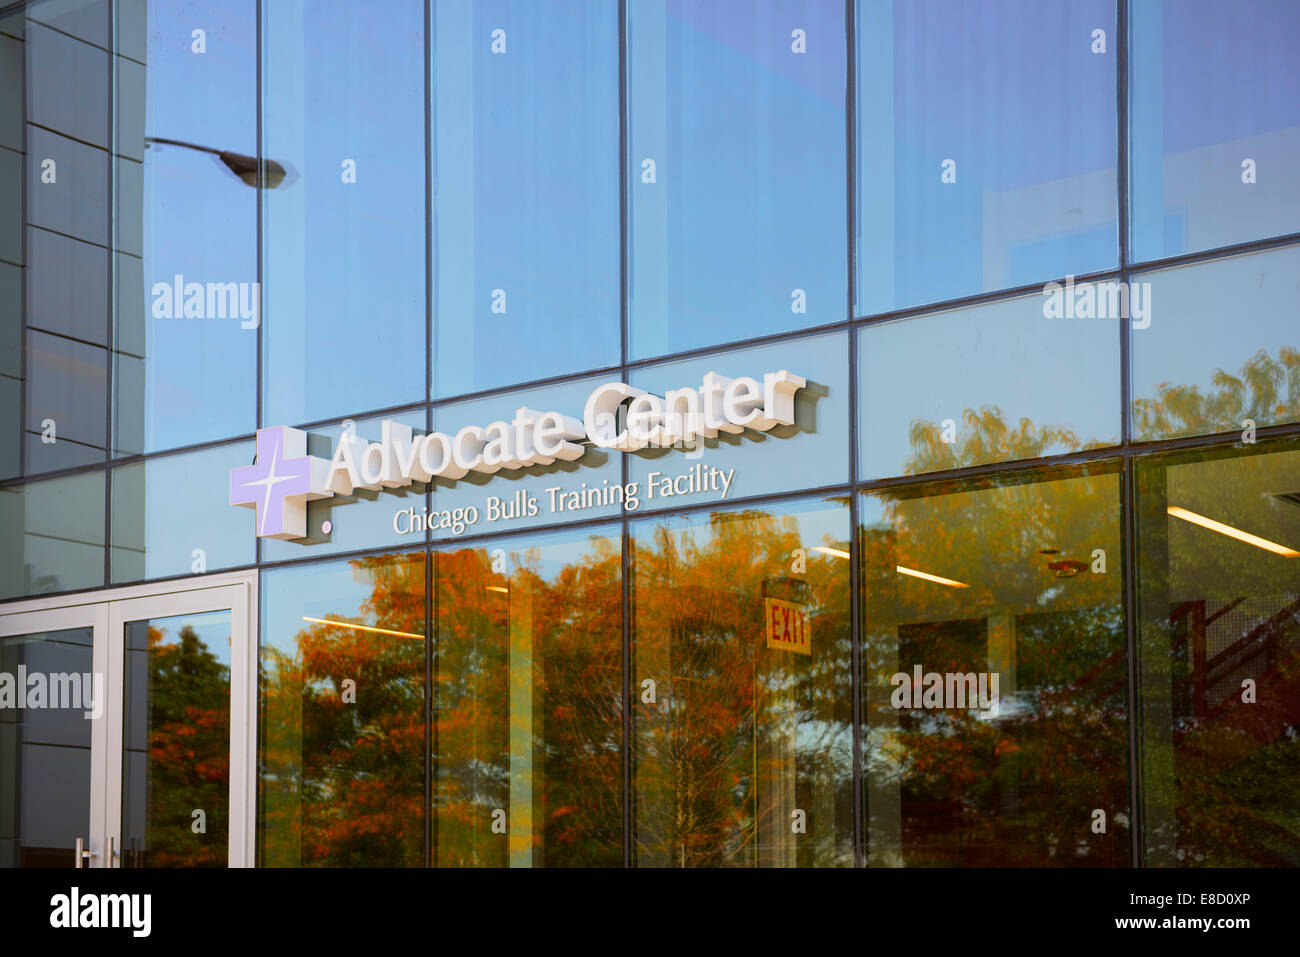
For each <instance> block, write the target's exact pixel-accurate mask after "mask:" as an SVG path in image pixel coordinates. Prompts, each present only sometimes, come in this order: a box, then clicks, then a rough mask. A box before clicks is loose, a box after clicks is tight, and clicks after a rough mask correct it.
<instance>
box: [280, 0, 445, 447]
mask: <svg viewBox="0 0 1300 957" xmlns="http://www.w3.org/2000/svg"><path fill="white" fill-rule="evenodd" d="M424 6H425V5H424V3H422V2H419V0H391V2H387V3H385V4H384V5H383V8H382V10H378V9H376V7H375V6H374V5H373V4H371V3H367V2H365V0H324V2H319V0H311V2H307V0H283V2H277V3H270V4H262V5H261V11H262V19H263V22H262V36H261V40H262V52H261V66H262V84H263V85H262V91H263V103H262V151H263V155H264V159H265V160H267V162H268V180H267V187H268V188H266V189H263V190H262V191H261V195H262V203H263V207H262V230H263V235H262V250H263V253H262V254H263V262H262V274H263V278H264V282H265V319H266V322H265V325H264V326H263V329H262V338H263V355H262V382H261V388H262V402H263V407H262V421H263V423H280V422H317V421H320V420H322V419H328V418H333V417H334V416H339V415H346V414H348V412H350V411H352V410H358V409H383V408H391V407H393V406H399V405H402V404H404V403H409V402H412V401H414V400H416V399H418V398H419V397H421V396H423V395H424V394H425V371H426V370H425V365H426V363H425V355H426V348H425V346H426V342H427V338H426V308H425V184H426V175H425V164H424V160H423V157H424V155H425V126H424V118H425V109H424V99H425V88H426V85H427V81H426V76H425V64H424V18H425V10H424ZM272 160H274V161H275V164H276V165H275V166H274V167H272V166H270V165H269V164H270V161H272Z"/></svg>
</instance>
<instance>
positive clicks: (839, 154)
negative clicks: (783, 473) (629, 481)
mask: <svg viewBox="0 0 1300 957" xmlns="http://www.w3.org/2000/svg"><path fill="white" fill-rule="evenodd" d="M627 16H628V25H627V41H628V52H627V56H628V86H627V98H628V136H629V150H628V170H627V176H628V194H629V195H628V204H629V205H628V217H629V220H628V228H629V243H630V248H629V250H628V268H629V271H630V275H629V277H628V283H629V288H628V295H629V303H628V308H629V323H630V330H629V343H630V348H631V353H632V356H633V357H634V358H638V357H646V356H655V355H663V354H665V353H670V352H680V351H683V350H686V349H691V348H695V347H697V346H704V345H712V344H715V343H722V342H734V341H736V340H740V339H748V338H752V337H754V336H761V335H767V334H770V333H774V332H781V331H784V330H787V329H798V328H804V327H807V326H812V325H820V324H822V323H828V322H838V321H841V320H843V319H845V318H847V316H846V310H847V307H848V302H847V299H848V275H847V274H848V268H847V256H846V241H845V234H846V230H847V225H846V221H845V220H846V207H847V205H848V201H847V198H846V194H847V190H846V183H845V169H844V167H845V156H846V153H847V151H846V149H845V129H844V127H845V124H844V87H845V40H844V11H843V9H842V8H841V7H840V6H839V5H838V4H834V3H818V2H814V0H710V2H707V3H690V2H683V0H630V2H629V3H628V5H627Z"/></svg>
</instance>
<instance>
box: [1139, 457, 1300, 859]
mask: <svg viewBox="0 0 1300 957" xmlns="http://www.w3.org/2000/svg"><path fill="white" fill-rule="evenodd" d="M1136 473H1137V491H1138V499H1137V522H1136V525H1137V535H1138V542H1139V548H1138V598H1139V619H1138V621H1139V632H1138V634H1139V646H1138V663H1139V697H1138V706H1139V711H1140V716H1141V724H1140V727H1141V729H1142V738H1141V749H1140V752H1139V755H1138V759H1139V767H1140V769H1141V778H1140V782H1139V783H1140V787H1139V789H1138V793H1139V795H1140V796H1141V800H1142V822H1143V827H1142V833H1143V848H1142V851H1143V855H1144V863H1145V864H1146V865H1147V866H1149V867H1268V866H1289V867H1295V866H1297V865H1300V808H1298V807H1297V804H1296V794H1297V793H1298V792H1300V738H1297V736H1296V733H1295V728H1296V721H1297V715H1300V443H1297V442H1296V441H1295V440H1288V441H1287V442H1284V443H1273V444H1268V445H1260V446H1258V447H1256V448H1254V449H1240V448H1238V449H1221V450H1217V451H1208V452H1187V453H1181V454H1178V455H1171V456H1165V457H1153V458H1147V459H1139V460H1138V463H1137V467H1136Z"/></svg>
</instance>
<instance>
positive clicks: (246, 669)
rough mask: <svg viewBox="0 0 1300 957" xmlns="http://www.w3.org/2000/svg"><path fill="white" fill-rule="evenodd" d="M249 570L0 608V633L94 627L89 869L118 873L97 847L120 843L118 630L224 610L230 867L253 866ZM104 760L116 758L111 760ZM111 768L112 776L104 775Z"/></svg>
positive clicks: (253, 661) (253, 637)
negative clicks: (98, 701) (98, 714)
mask: <svg viewBox="0 0 1300 957" xmlns="http://www.w3.org/2000/svg"><path fill="white" fill-rule="evenodd" d="M257 581H258V577H257V570H256V569H248V570H245V571H237V572H214V573H213V574H210V575H206V574H205V575H202V576H196V577H190V578H177V579H171V580H169V581H162V582H154V583H147V584H141V585H127V586H125V587H122V588H103V589H99V590H97V591H92V592H81V593H79V594H72V595H55V596H51V597H49V598H31V599H24V600H21V601H14V602H6V603H4V604H2V605H0V636H6V635H16V634H28V633H39V632H42V631H59V630H64V629H68V628H92V629H94V636H95V643H94V654H93V660H94V669H95V671H96V672H98V673H100V674H103V675H104V678H105V688H106V697H107V699H108V701H107V708H106V710H105V713H104V720H103V721H98V722H96V724H95V727H94V728H93V729H92V731H91V741H92V745H91V802H90V821H89V826H90V833H89V835H87V836H88V837H89V840H90V843H89V849H90V850H91V851H93V852H94V854H95V856H94V857H92V858H91V860H90V866H91V867H118V866H120V859H117V858H113V857H111V856H110V855H109V854H106V853H105V848H104V845H105V844H106V843H107V841H108V839H109V838H113V839H114V850H115V851H118V850H120V839H121V806H122V790H121V759H120V756H121V753H122V706H123V697H122V692H123V687H124V686H123V678H124V674H123V663H124V659H123V656H124V654H125V641H124V636H123V634H122V626H123V625H124V624H125V623H126V622H127V621H137V620H139V619H142V618H163V617H169V616H172V615H178V614H199V613H202V612H207V611H218V610H222V609H227V608H228V609H230V615H231V622H230V627H231V641H230V847H229V857H228V863H229V866H230V867H252V866H254V863H255V861H256V859H257V858H256V836H257V767H256V765H257V740H258V739H257V640H258V639H257V615H258V612H257V610H258V594H257ZM110 754H113V755H116V757H115V758H113V759H111V760H110ZM114 768H116V772H115V773H113V771H112V769H114Z"/></svg>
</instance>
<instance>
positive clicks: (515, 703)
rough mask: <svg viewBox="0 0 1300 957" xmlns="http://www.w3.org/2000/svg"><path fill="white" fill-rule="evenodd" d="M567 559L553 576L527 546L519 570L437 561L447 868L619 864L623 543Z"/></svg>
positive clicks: (442, 845)
mask: <svg viewBox="0 0 1300 957" xmlns="http://www.w3.org/2000/svg"><path fill="white" fill-rule="evenodd" d="M570 554H572V555H573V557H574V560H573V561H571V562H568V563H566V564H563V565H562V566H561V567H560V568H559V569H558V571H556V572H555V573H554V574H553V575H546V574H544V573H543V571H542V568H541V566H540V564H539V560H538V556H537V554H536V553H535V552H533V551H532V550H529V551H526V552H525V553H524V560H523V562H522V563H518V564H517V565H516V567H515V569H514V570H513V572H507V571H505V569H504V568H503V567H501V565H498V567H497V569H496V570H494V569H493V557H492V555H491V553H490V552H489V551H487V550H485V549H462V550H460V551H456V552H449V553H443V554H439V555H438V556H437V575H436V578H435V582H436V601H437V609H438V639H439V648H438V663H437V666H438V705H439V710H438V721H437V725H436V734H437V743H436V747H437V756H438V762H437V774H438V779H437V782H436V798H435V800H436V802H437V810H438V822H437V856H438V862H439V863H440V864H443V865H450V866H460V865H472V864H504V863H506V862H507V861H510V862H511V863H514V864H519V863H525V864H529V865H538V866H540V865H543V864H545V865H547V866H598V865H605V866H609V865H613V866H617V865H619V864H621V863H622V859H623V852H622V832H623V826H622V788H623V785H622V774H623V770H622V768H623V765H622V757H621V751H622V723H621V714H622V708H621V707H620V697H621V691H620V689H621V687H622V666H621V661H622V647H621V646H622V638H621V635H622V611H621V609H622V589H621V585H620V580H621V568H620V565H621V559H620V554H619V551H618V539H617V538H613V539H609V538H604V537H601V536H597V535H593V536H591V539H590V550H589V551H588V552H587V553H586V554H581V552H580V550H579V549H578V548H573V549H571V550H570ZM497 810H501V811H505V812H507V817H506V819H505V821H504V827H505V830H506V833H505V834H496V833H493V831H492V829H491V821H492V813H493V811H497Z"/></svg>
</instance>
